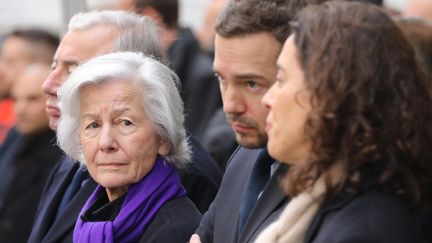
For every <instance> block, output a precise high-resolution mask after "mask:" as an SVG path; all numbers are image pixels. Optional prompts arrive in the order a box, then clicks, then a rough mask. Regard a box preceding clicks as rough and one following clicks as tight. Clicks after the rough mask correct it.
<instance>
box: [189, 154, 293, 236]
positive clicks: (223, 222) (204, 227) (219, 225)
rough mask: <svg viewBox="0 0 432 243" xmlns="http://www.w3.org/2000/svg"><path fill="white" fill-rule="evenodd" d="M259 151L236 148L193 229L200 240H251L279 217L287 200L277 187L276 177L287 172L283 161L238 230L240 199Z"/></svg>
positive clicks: (277, 178) (277, 180) (277, 179)
mask: <svg viewBox="0 0 432 243" xmlns="http://www.w3.org/2000/svg"><path fill="white" fill-rule="evenodd" d="M260 151H261V149H246V148H241V147H239V148H238V149H237V150H236V151H235V152H234V153H233V155H232V157H231V158H230V161H229V164H228V166H227V170H226V171H225V175H224V177H223V179H222V183H221V187H220V189H219V192H218V194H217V195H216V198H215V200H214V201H213V203H212V204H211V205H210V208H209V210H208V211H207V213H206V214H204V216H203V219H202V220H201V223H200V226H199V227H198V229H197V230H196V233H198V234H199V236H200V238H201V241H202V242H203V243H209V242H214V243H219V242H224V243H234V242H241V243H246V242H254V240H255V238H256V237H257V236H258V234H259V233H260V232H261V231H262V230H263V229H264V228H265V227H266V226H268V225H269V224H270V223H271V222H273V221H275V220H276V219H277V218H278V217H279V215H280V213H281V212H282V210H283V208H284V206H285V205H286V204H287V202H288V200H287V197H286V196H285V194H284V193H283V192H282V191H281V189H280V188H279V178H280V176H281V175H282V174H284V173H285V171H286V166H285V165H282V164H281V165H279V167H278V169H277V170H276V171H275V172H274V174H273V175H272V177H271V179H270V181H269V182H268V183H267V185H266V186H265V188H264V190H263V192H262V194H261V196H260V198H259V200H258V201H257V203H256V205H255V207H254V208H253V209H252V211H251V213H250V215H249V217H248V219H247V221H246V222H245V225H244V229H243V231H242V232H241V234H238V233H237V231H238V230H237V229H238V221H239V211H240V201H241V198H242V194H243V191H244V189H245V187H246V184H247V182H248V178H249V175H250V173H251V171H252V168H253V166H254V164H255V161H256V160H257V158H258V154H259V153H260Z"/></svg>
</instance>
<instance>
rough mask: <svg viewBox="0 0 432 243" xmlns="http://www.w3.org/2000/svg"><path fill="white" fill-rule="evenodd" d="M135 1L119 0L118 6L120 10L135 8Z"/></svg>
mask: <svg viewBox="0 0 432 243" xmlns="http://www.w3.org/2000/svg"><path fill="white" fill-rule="evenodd" d="M134 1H135V0H117V8H118V9H119V10H126V11H130V10H133V8H134Z"/></svg>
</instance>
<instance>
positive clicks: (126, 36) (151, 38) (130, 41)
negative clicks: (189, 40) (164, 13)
mask: <svg viewBox="0 0 432 243" xmlns="http://www.w3.org/2000/svg"><path fill="white" fill-rule="evenodd" d="M98 26H103V27H104V28H110V27H111V28H114V29H115V30H117V31H118V32H119V34H118V36H117V37H116V39H115V40H114V45H113V50H112V51H113V52H116V51H133V52H142V53H144V54H145V55H147V56H152V57H153V58H155V59H157V60H158V61H161V62H163V63H166V57H165V52H164V50H163V48H162V45H161V43H160V40H159V39H160V38H159V32H160V30H159V28H158V27H157V26H156V24H154V22H153V21H152V20H151V19H150V18H149V17H146V16H140V15H138V14H135V13H132V12H126V11H111V10H104V11H90V12H86V13H78V14H75V15H74V16H73V17H72V18H71V19H70V21H69V26H68V31H74V30H88V29H91V28H94V27H98ZM96 41H97V40H96Z"/></svg>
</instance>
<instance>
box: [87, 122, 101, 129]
mask: <svg viewBox="0 0 432 243" xmlns="http://www.w3.org/2000/svg"><path fill="white" fill-rule="evenodd" d="M98 127H99V124H97V123H96V122H92V123H90V124H88V125H87V127H86V129H95V128H98Z"/></svg>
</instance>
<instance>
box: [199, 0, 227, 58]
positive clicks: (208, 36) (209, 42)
mask: <svg viewBox="0 0 432 243" xmlns="http://www.w3.org/2000/svg"><path fill="white" fill-rule="evenodd" d="M227 3H228V0H210V3H209V5H208V7H207V9H206V12H205V14H204V18H203V24H202V26H201V28H200V29H199V30H198V31H197V32H196V35H197V39H198V41H199V43H200V45H201V48H202V49H203V50H205V51H207V52H211V53H213V51H214V39H215V35H216V31H215V26H216V19H217V16H218V15H219V13H220V12H221V10H222V9H223V8H224V7H225V6H226V5H227Z"/></svg>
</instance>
